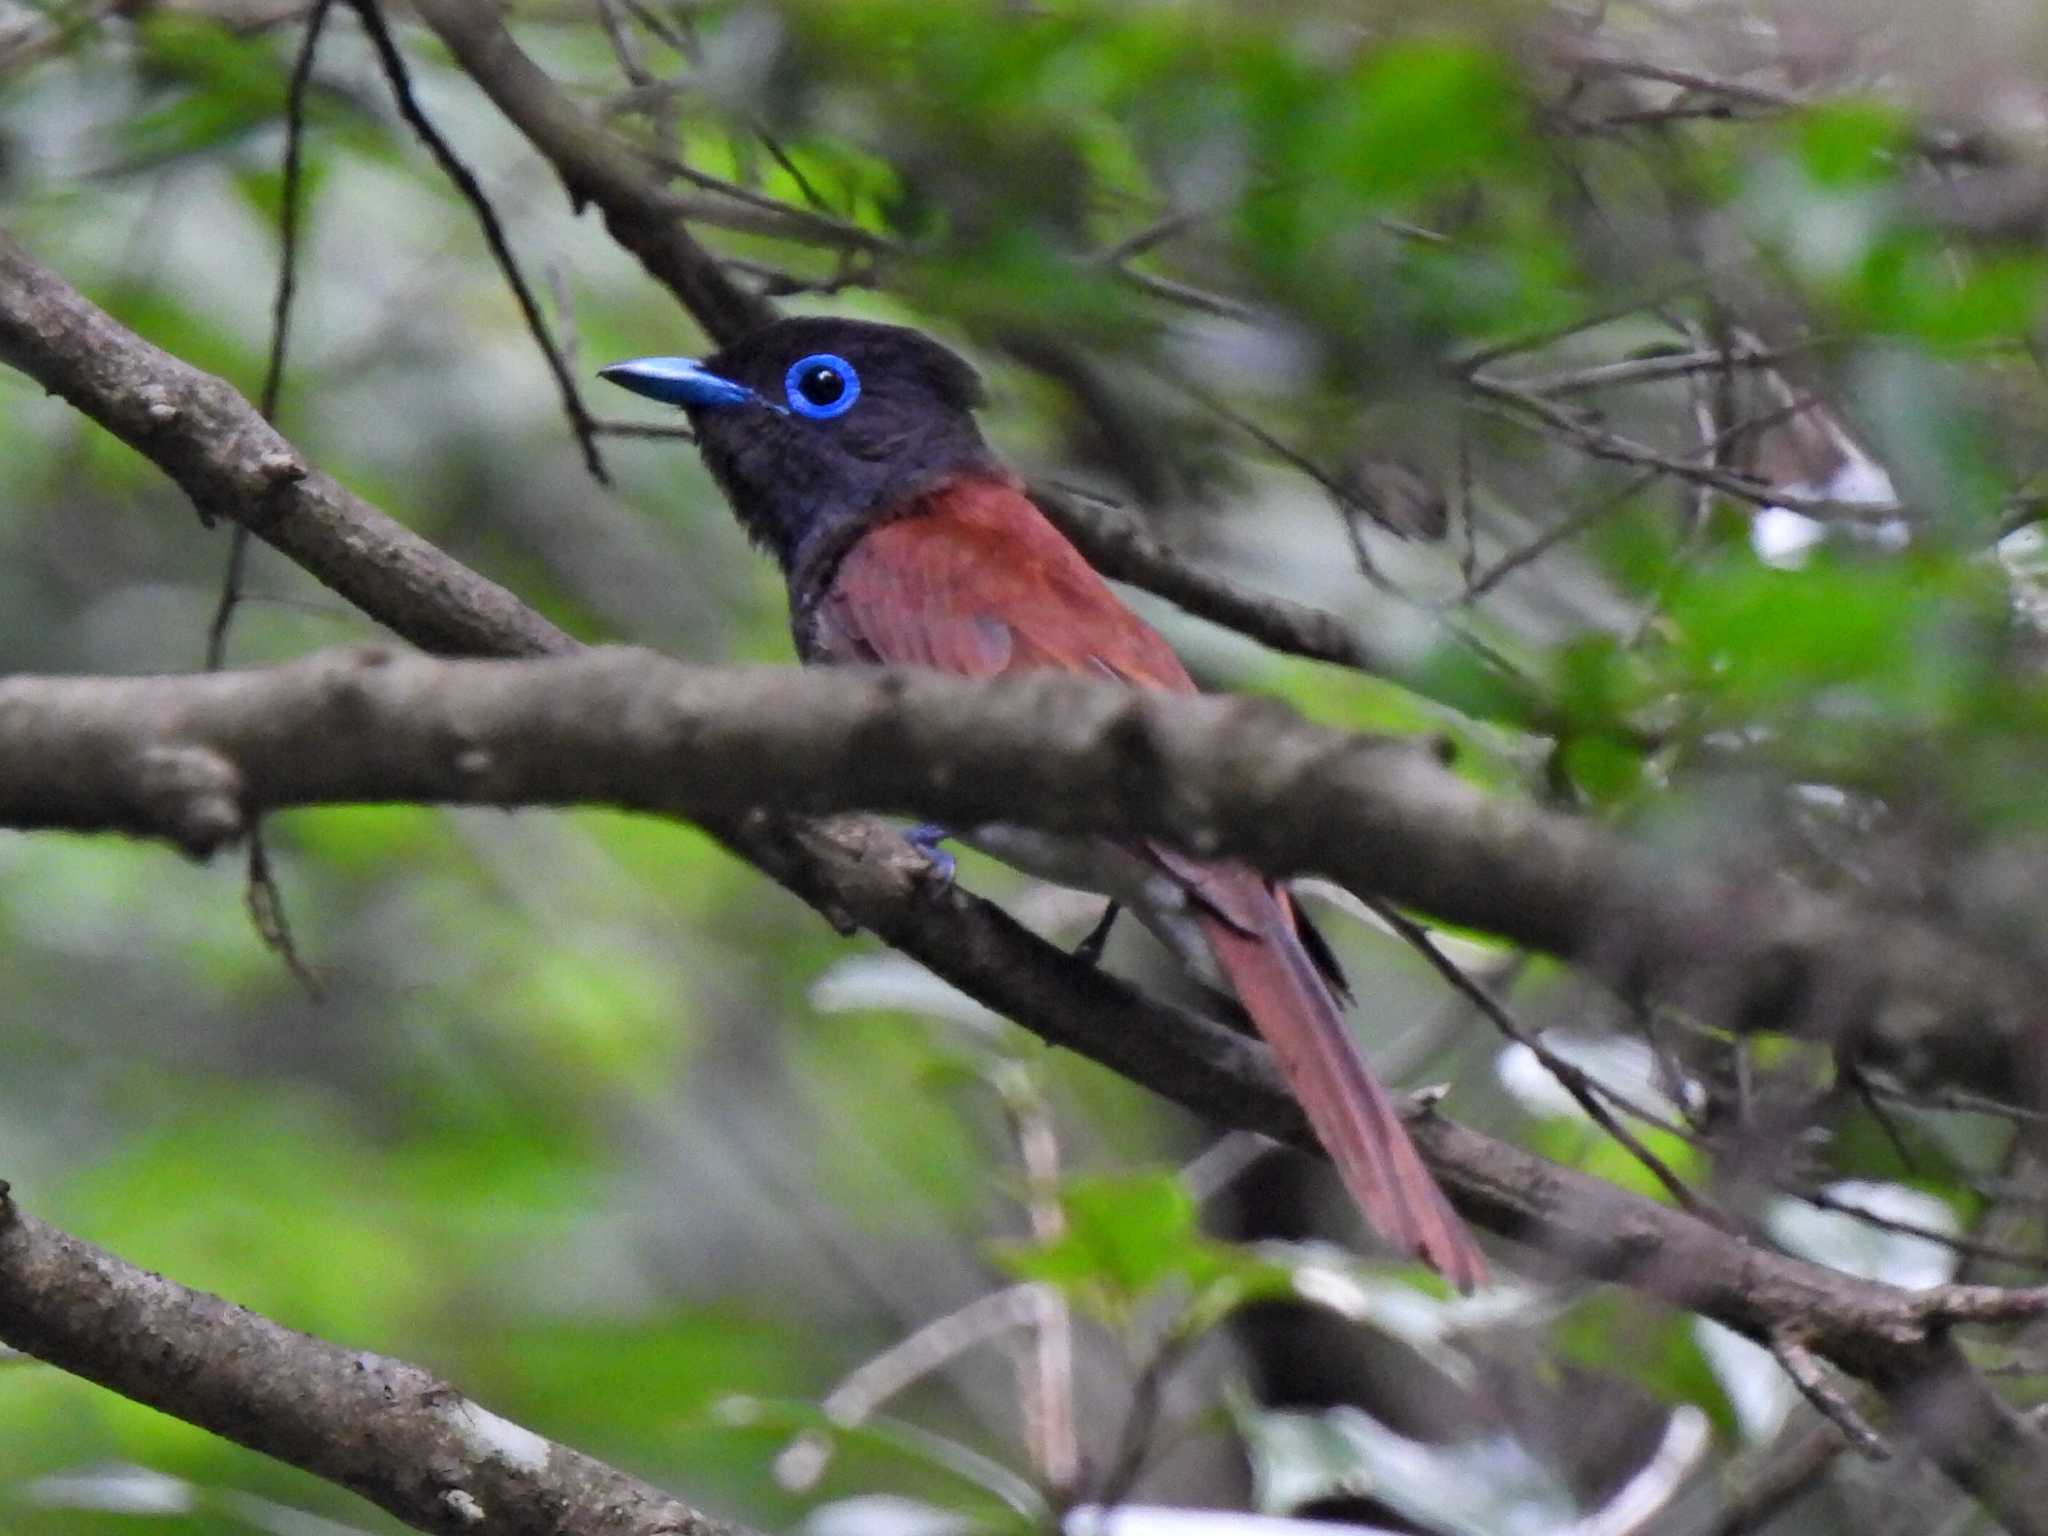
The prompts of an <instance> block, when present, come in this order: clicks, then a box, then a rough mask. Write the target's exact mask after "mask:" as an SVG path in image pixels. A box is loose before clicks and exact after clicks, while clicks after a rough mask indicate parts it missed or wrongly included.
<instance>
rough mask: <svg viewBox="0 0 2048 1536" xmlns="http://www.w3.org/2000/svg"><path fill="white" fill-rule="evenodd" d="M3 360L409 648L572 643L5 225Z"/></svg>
mask: <svg viewBox="0 0 2048 1536" xmlns="http://www.w3.org/2000/svg"><path fill="white" fill-rule="evenodd" d="M0 363H6V364H7V365H9V366H10V367H13V368H18V369H20V370H21V371H22V372H23V373H25V374H27V375H28V376H29V377H30V378H33V379H34V380H36V381H37V382H38V383H39V384H41V385H42V386H43V387H44V388H45V389H47V390H49V391H50V393H52V394H54V395H61V396H62V397H63V398H64V399H66V400H68V401H69V402H70V403H71V404H72V405H74V406H76V407H77V408H78V409H79V410H80V411H82V412H84V413H85V414H86V415H87V416H90V417H91V418H92V419H93V420H94V421H97V422H98V423H99V424H100V425H101V426H103V427H105V428H106V429H107V430H108V431H109V432H111V433H113V434H114V435H115V436H116V437H118V438H120V439H121V440H122V441H123V442H125V443H127V444H128V445H129V446H130V447H131V448H133V449H135V450H136V451H137V452H138V453H140V454H142V455H143V456H144V457H146V458H149V459H151V460H154V461H155V463H156V465H157V467H158V468H160V469H162V470H163V472H164V473H165V474H167V475H169V476H170V477H171V479H173V480H174V481H176V482H177V483H178V485H179V486H180V487H181V488H182V489H183V490H184V491H185V493H186V495H188V496H190V497H191V498H192V502H193V505H194V506H196V507H197V508H198V509H199V514H200V516H201V517H202V518H204V519H206V520H209V521H210V520H212V519H213V518H215V517H224V518H227V519H228V520H230V521H231V522H236V523H240V524H242V525H243V526H245V527H247V528H248V529H249V531H250V532H251V533H253V534H255V535H256V537H257V538H259V539H262V540H263V541H264V542H265V543H267V544H269V545H271V546H272V547H274V548H275V549H277V550H278V551H280V552H281V553H283V554H284V555H286V556H288V557H289V558H290V559H292V560H295V561H297V562H298V563H299V564H300V565H302V566H304V567H305V568H306V570H308V571H309V572H311V573H312V574H313V575H314V576H315V577H316V578H318V579H319V580H320V581H322V582H324V583H325V584H326V585H327V586H328V587H330V588H331V589H333V590H334V591H336V592H338V593H340V594H341V595H342V596H343V597H345V598H347V599H348V600H349V601H350V602H351V603H354V604H355V605H356V606H357V607H358V608H361V609H362V610H363V611H364V612H366V613H368V614H370V615H371V616H372V617H374V618H376V619H377V620H378V621H380V622H381V623H383V624H386V625H388V626H389V627H390V628H392V629H393V630H395V631H397V632H398V633H399V634H402V635H404V636H405V637H406V638H407V639H408V640H410V641H412V642H413V644H415V645H419V646H423V647H424V648H426V649H427V650H431V651H437V652H442V653H446V654H453V655H492V656H508V655H509V656H533V655H540V654H543V653H546V652H550V651H562V650H566V649H568V648H569V647H570V645H571V644H572V643H573V642H571V641H570V639H569V637H568V636H567V635H565V634H563V633H562V632H561V631H560V630H559V629H557V628H555V626H554V625H552V624H550V623H549V622H548V621H547V620H546V619H544V618H542V617H541V616H540V615H539V614H537V613H535V612H534V611H533V610H532V609H531V608H529V607H527V606H526V605H525V604H524V603H522V602H520V601H519V599H518V598H516V597H514V596H513V595H512V594H511V593H510V592H507V591H506V590H505V589H504V588H503V587H500V586H498V585H497V584H495V583H494V582H491V581H487V580H485V579H484V578H483V577H482V576H479V575H478V574H477V573H476V572H474V571H472V570H470V569H469V568H468V567H467V566H464V565H462V564H461V563H460V562H458V561H455V560H451V559H450V558H449V557H448V556H447V555H445V554H443V553H442V552H441V551H440V550H438V549H436V548H435V547H434V546H433V545H431V544H429V543H428V542H427V541H426V540H425V539H422V538H421V537H419V535H417V534H415V533H413V532H412V531H411V530H410V529H408V528H405V527H403V526H401V525H400V524H399V523H397V522H396V521H394V520H393V519H391V518H389V517H387V516H385V514H384V513H382V512H380V511H378V510H377V508H375V507H373V506H371V505H370V504H369V503H368V502H366V501H364V500H363V499H362V498H361V497H359V496H356V495H353V494H352V493H350V492H349V491H347V490H345V489H343V487H342V486H341V485H340V484H338V483H337V482H336V481H335V480H334V479H333V478H332V477H331V476H329V475H326V474H323V473H322V472H321V471H319V470H318V469H315V468H314V467H313V466H312V465H311V464H309V463H307V462H306V460H305V459H304V458H303V457H302V456H301V455H300V453H299V451H298V450H297V449H296V448H294V447H293V446H292V445H291V444H290V443H289V442H287V441H286V440H285V438H284V437H283V436H282V435H281V434H279V433H278V432H277V430H276V429H275V428H273V427H271V426H270V425H269V424H268V423H267V422H265V421H264V420H263V418H262V417H261V416H260V415H259V414H258V413H257V412H256V410H255V408H254V407H253V406H251V405H250V404H249V402H248V401H247V400H246V399H244V398H243V397H242V395H241V394H240V392H239V391H237V390H236V389H235V388H234V387H233V386H232V385H230V384H228V383H226V382H224V381H223V380H221V379H217V378H215V377H213V376H212V375H211V374H207V373H202V372H200V371H199V370H198V369H196V368H193V367H190V366H189V365H187V364H185V363H183V362H180V361H179V360H178V359H177V358H175V357H172V356H171V355H170V354H169V353H167V352H164V351H161V350H159V349H158V348H156V347H153V346H151V345H150V344H149V343H148V342H146V341H144V340H142V338H141V337H139V336H136V335H135V334H134V333H133V332H131V331H128V330H126V329H124V328H123V327H122V326H121V325H120V324H119V323H117V322H116V321H115V320H114V319H113V318H112V317H111V316H109V315H108V314H107V313H106V312H105V311H103V310H101V309H100V308H99V307H98V306H96V305H94V304H93V303H91V302H90V301H88V300H87V299H86V298H84V297H83V296H82V295H81V294H79V293H78V292H77V291H76V290H75V289H73V288H72V287H71V286H70V285H69V284H67V283H66V282H65V281H64V280H63V279H62V278H60V277H58V276H57V275H56V274H55V273H54V272H51V271H49V270H48V269H47V268H45V267H42V266H40V265H38V264H37V263H36V262H35V260H34V259H33V258H31V257H30V256H29V254H28V253H27V252H26V251H24V250H23V249H22V248H21V247H20V246H19V245H17V244H15V243H14V241H13V240H11V239H10V238H9V237H8V236H7V235H6V234H5V233H4V232H0Z"/></svg>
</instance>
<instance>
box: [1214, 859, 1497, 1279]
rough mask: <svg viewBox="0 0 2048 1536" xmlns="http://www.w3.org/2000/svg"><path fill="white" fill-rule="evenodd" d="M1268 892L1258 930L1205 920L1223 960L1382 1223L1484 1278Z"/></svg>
mask: <svg viewBox="0 0 2048 1536" xmlns="http://www.w3.org/2000/svg"><path fill="white" fill-rule="evenodd" d="M1260 894H1261V895H1263V896H1265V898H1266V899H1265V906H1266V908H1267V909H1268V910H1269V911H1270V914H1271V916H1270V920H1269V921H1267V922H1264V923H1262V924H1261V925H1260V928H1259V929H1257V930H1247V929H1245V928H1242V927H1239V926H1236V925H1233V924H1232V923H1230V922H1229V921H1226V920H1225V919H1224V918H1222V917H1220V916H1218V915H1216V914H1214V913H1202V914H1200V915H1199V920H1200V922H1201V925H1202V931H1203V934H1204V936H1205V937H1206V938H1207V939H1208V941H1209V947H1210V949H1211V951H1212V952H1213V953H1214V954H1215V956H1216V963H1217V964H1218V965H1219V966H1221V967H1222V969H1223V972H1224V974H1225V975H1226V976H1228V977H1229V978H1230V984H1231V986H1232V988H1233V989H1234V990H1235V991H1236V993H1237V997H1238V1001H1239V1002H1241V1003H1243V1004H1244V1008H1245V1011H1246V1012H1247V1013H1249V1014H1250V1015H1251V1017H1252V1022H1253V1023H1254V1024H1256V1025H1257V1026H1258V1029H1259V1033H1260V1034H1261V1035H1263V1036H1264V1037H1265V1040H1266V1043H1267V1044H1268V1045H1269V1046H1271V1047H1272V1048H1273V1054H1274V1056H1275V1057H1276V1058H1277V1059H1278V1061H1279V1063H1280V1070H1281V1073H1282V1074H1283V1075H1284V1076H1285V1077H1286V1079H1287V1084H1288V1086H1289V1087H1290V1088H1292V1089H1293V1090H1294V1096H1295V1098H1296V1099H1298V1100H1299V1101H1300V1102H1301V1107H1302V1109H1303V1110H1304V1111H1305V1112H1306V1113H1307V1115H1308V1120H1309V1124H1310V1125H1311V1126H1312V1127H1313V1128H1314V1130H1315V1133H1316V1137H1317V1139H1318V1140H1320V1141H1321V1142H1322V1144H1323V1147H1324V1149H1325V1150H1326V1151H1328V1152H1329V1154H1330V1157H1331V1160H1332V1161H1334V1162H1335V1163H1336V1165H1337V1171H1338V1173H1339V1174H1340V1175H1341V1176H1342V1177H1343V1180H1344V1185H1345V1187H1346V1188H1347V1189H1348V1190H1350V1192H1351V1197H1352V1198H1353V1199H1354V1200H1356V1201H1357V1202H1358V1205H1359V1208H1360V1210H1362V1211H1363V1212H1364V1214H1365V1218H1366V1220H1367V1221H1369V1222H1370V1223H1371V1224H1372V1226H1373V1227H1374V1229H1375V1230H1377V1231H1378V1232H1379V1233H1380V1235H1381V1236H1383V1237H1385V1238H1386V1239H1387V1240H1388V1241H1389V1242H1391V1243H1394V1244H1396V1245H1397V1246H1399V1247H1401V1248H1403V1249H1405V1250H1406V1251H1407V1252H1409V1253H1412V1254H1415V1255H1418V1256H1419V1257H1420V1258H1422V1259H1423V1261H1424V1262H1426V1263H1428V1264H1429V1265H1431V1266H1432V1267H1433V1268H1435V1269H1436V1270H1438V1271H1439V1272H1441V1273H1442V1275H1443V1276H1444V1278H1445V1279H1447V1280H1449V1281H1450V1282H1451V1284H1453V1285H1455V1286H1456V1287H1457V1288H1458V1289H1459V1290H1461V1291H1469V1290H1471V1289H1473V1288H1474V1287H1475V1286H1478V1285H1481V1284H1484V1283H1485V1280H1486V1259H1485V1257H1484V1255H1482V1254H1481V1253H1480V1251H1479V1246H1478V1244H1477V1243H1475V1242H1474V1241H1473V1239H1472V1234H1471V1233H1470V1232H1469V1231H1467V1230H1466V1228H1465V1224H1464V1222H1463V1221H1462V1220H1460V1219H1459V1217H1458V1214H1457V1213H1456V1212H1455V1211H1453V1210H1452V1209H1451V1206H1450V1202H1449V1201H1448V1200H1446V1199H1445V1198H1444V1195H1443V1191H1442V1190H1440V1189H1439V1188H1438V1187H1437V1183H1436V1180H1435V1178H1434V1177H1432V1176H1431V1174H1430V1172H1429V1170H1428V1168H1426V1167H1425V1166H1424V1165H1423V1162H1422V1155H1421V1154H1420V1153H1419V1152H1417V1151H1416V1150H1415V1143H1414V1142H1413V1141H1412V1140H1410V1139H1409V1136H1408V1128H1407V1127H1406V1126H1404V1125H1403V1124H1402V1123H1401V1117H1400V1114H1399V1112H1398V1111H1397V1110H1396V1109H1395V1108H1394V1103H1393V1100H1392V1098H1391V1097H1389V1095H1388V1093H1387V1091H1386V1089H1384V1088H1382V1087H1381V1086H1380V1084H1379V1080H1378V1079H1377V1078H1375V1077H1374V1076H1373V1074H1372V1069H1371V1068H1370V1067H1368V1066H1367V1065H1366V1063H1365V1058H1364V1057H1363V1056H1362V1055H1361V1054H1360V1052H1359V1049H1358V1046H1357V1044H1356V1043H1355V1042H1354V1041H1353V1040H1352V1038H1351V1034H1350V1032H1349V1031H1348V1030H1347V1029H1346V1028H1345V1025H1344V1020H1343V1018H1342V1016H1341V1015H1340V1014H1339V1013H1338V1012H1337V1005H1336V1002H1335V1001H1334V1000H1333V998H1332V997H1331V995H1330V992H1329V989H1328V988H1327V987H1326V986H1325V985H1324V984H1323V980H1322V978H1321V977H1320V976H1319V975H1318V974H1317V973H1316V968H1315V964H1314V962H1313V960H1312V959H1311V958H1310V956H1309V953H1308V951H1307V950H1305V949H1304V948H1303V947H1302V945H1301V943H1300V941H1299V940H1298V939H1297V938H1296V937H1295V934H1294V931H1293V922H1292V916H1291V914H1290V913H1289V912H1288V910H1287V909H1286V908H1285V907H1284V906H1282V905H1281V903H1282V902H1283V901H1285V900H1286V898H1285V896H1284V895H1282V896H1277V897H1276V896H1274V895H1270V894H1268V893H1267V892H1265V891H1263V890H1262V891H1261V892H1260Z"/></svg>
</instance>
